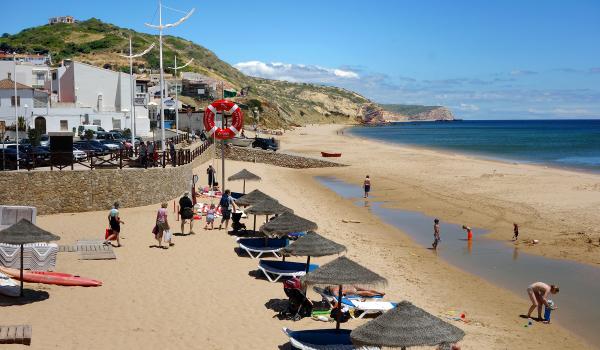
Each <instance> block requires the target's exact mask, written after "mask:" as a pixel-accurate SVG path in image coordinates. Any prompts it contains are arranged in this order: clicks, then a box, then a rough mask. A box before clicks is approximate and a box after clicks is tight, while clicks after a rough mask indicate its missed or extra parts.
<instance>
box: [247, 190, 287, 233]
mask: <svg viewBox="0 0 600 350" xmlns="http://www.w3.org/2000/svg"><path fill="white" fill-rule="evenodd" d="M248 195H249V194H248ZM242 198H244V197H242ZM240 199H241V198H240ZM236 203H237V202H236ZM286 212H292V213H293V212H294V211H293V210H292V209H290V208H288V207H286V206H284V205H281V204H279V202H278V201H277V200H276V199H274V198H270V199H264V200H262V201H258V202H254V203H253V204H252V206H251V207H250V208H248V209H246V214H252V215H254V231H256V215H266V217H267V222H268V221H269V215H279V214H283V213H286Z"/></svg>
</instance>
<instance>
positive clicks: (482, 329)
mask: <svg viewBox="0 0 600 350" xmlns="http://www.w3.org/2000/svg"><path fill="white" fill-rule="evenodd" d="M318 130H321V131H319V132H326V131H327V130H329V131H328V132H330V133H333V136H331V137H330V138H329V139H328V140H327V142H323V141H322V140H323V139H322V138H320V137H314V138H313V136H310V137H306V136H305V135H300V134H301V133H307V132H309V133H312V132H317V129H315V130H306V129H298V130H296V131H295V132H294V135H286V136H285V138H286V139H287V140H288V142H290V140H291V142H290V143H289V145H290V147H291V148H294V149H295V150H296V151H298V152H301V151H302V149H305V150H308V149H311V148H312V149H324V150H329V148H332V149H334V150H335V149H337V148H338V146H336V145H337V143H338V142H339V143H340V147H342V144H343V143H346V146H349V147H354V146H353V145H352V143H356V141H352V142H349V141H347V140H349V139H347V138H342V137H340V138H339V140H337V138H335V131H334V130H335V129H333V128H329V127H325V128H323V129H318ZM294 139H295V140H296V141H293V140H294ZM344 140H346V141H344ZM317 142H322V143H323V145H321V146H320V145H318V144H316V143H317ZM284 144H285V143H284ZM342 151H343V152H346V148H344V149H343V150H342ZM348 152H350V151H349V150H348ZM358 156H359V155H358V154H357V157H358ZM360 157H363V158H362V159H363V160H362V162H361V160H360ZM360 157H359V158H358V159H357V160H352V161H353V162H355V163H353V164H355V165H353V166H352V167H348V168H341V169H312V170H293V169H283V168H277V167H273V166H268V165H263V164H254V163H241V162H229V161H228V162H227V164H228V168H227V172H226V175H227V176H229V175H231V174H233V173H234V172H237V171H239V170H241V169H242V168H247V169H248V170H250V171H252V172H255V173H256V174H258V175H260V176H261V177H263V181H262V182H260V183H247V184H246V188H247V190H248V191H249V190H252V189H254V188H257V187H258V188H260V189H261V190H263V191H264V192H266V193H268V194H269V195H272V196H274V197H275V198H278V199H279V200H280V202H281V203H282V204H284V205H286V206H289V207H291V208H292V209H294V211H295V212H296V213H297V214H298V215H301V216H303V217H306V218H308V219H310V220H313V221H316V222H317V223H318V225H319V230H318V231H319V233H321V234H323V235H324V236H326V237H328V238H330V239H333V240H336V241H338V242H340V243H343V244H345V245H346V246H347V247H348V253H347V255H348V256H349V257H350V258H352V259H354V260H356V261H358V262H360V263H361V264H363V265H365V266H366V267H368V268H370V269H372V270H373V271H375V272H378V273H380V274H381V275H383V276H385V277H386V278H388V280H389V286H388V287H387V288H386V289H385V291H386V292H387V296H388V299H389V300H393V301H399V300H410V301H412V302H414V303H415V304H416V305H418V306H420V307H422V308H424V309H426V310H428V311H429V312H431V313H433V314H436V315H440V316H442V317H443V315H445V314H446V313H448V312H450V311H457V312H466V314H467V318H468V319H469V320H470V321H471V322H470V323H469V324H466V323H462V322H454V321H450V322H454V324H456V325H457V326H459V327H461V328H463V329H464V330H465V331H466V333H467V336H466V338H465V339H464V341H463V342H462V344H463V349H507V348H510V349H540V348H546V349H583V348H588V345H586V344H584V343H583V342H582V341H581V340H580V339H578V338H577V337H576V336H574V335H573V334H571V333H569V332H568V331H566V330H564V329H563V328H561V327H560V326H559V325H558V324H552V325H542V324H538V323H536V324H535V325H534V326H533V327H531V328H525V327H523V325H524V324H525V323H526V320H524V319H522V318H520V317H519V315H520V314H522V313H524V312H526V311H527V308H528V300H527V299H526V295H525V291H524V290H525V287H526V286H524V288H523V293H522V294H514V293H512V292H510V291H507V290H503V289H501V288H498V287H497V286H494V285H492V284H491V283H489V282H487V281H484V280H482V279H480V278H478V277H475V276H473V275H470V274H468V273H466V272H463V271H461V270H459V269H457V268H454V267H452V266H450V265H449V264H447V263H446V262H444V261H443V260H442V259H440V258H438V257H436V256H435V255H433V254H431V252H430V251H429V250H426V249H423V248H422V247H421V246H420V245H418V244H417V243H415V242H414V241H413V240H412V239H411V238H409V237H408V236H407V235H404V234H403V233H402V232H401V231H399V230H398V229H397V228H395V227H393V226H390V225H388V224H385V223H383V222H381V221H380V220H378V219H377V218H376V217H375V216H373V215H371V214H370V213H369V212H368V211H367V210H364V208H358V207H356V206H355V205H354V204H353V202H352V201H351V200H349V199H344V198H342V197H340V196H338V195H336V194H335V193H333V192H332V191H329V190H327V189H326V188H325V187H323V186H322V185H320V184H319V183H318V181H317V180H316V179H314V176H318V175H334V176H337V177H342V178H343V177H346V178H348V179H350V180H351V179H353V178H356V179H358V180H360V179H361V178H362V176H363V175H364V172H365V167H366V168H367V169H368V170H370V172H371V175H372V176H373V177H374V178H375V179H377V180H376V181H374V187H375V193H377V194H379V192H380V191H381V190H383V189H389V191H388V192H393V191H394V189H395V188H396V185H394V182H393V181H391V180H396V181H398V183H399V184H400V186H401V188H404V187H405V186H406V185H405V180H403V179H402V178H398V177H396V176H392V174H391V173H390V172H387V173H382V175H377V177H376V175H375V174H376V172H375V169H374V168H373V166H372V165H371V164H370V163H369V162H368V161H369V159H370V158H375V156H373V155H371V156H370V155H369V154H365V153H362V154H361V155H360ZM341 160H342V161H346V162H349V161H350V160H351V159H350V158H346V157H344V158H342V159H341ZM373 162H374V160H373ZM205 168H206V165H204V166H201V167H199V168H198V169H197V172H198V174H199V175H200V180H201V183H202V182H205V181H206V175H205V173H204V171H205ZM217 170H218V171H219V172H220V171H221V169H220V167H219V168H217ZM383 174H385V175H383ZM381 176H385V177H386V178H389V179H390V182H389V183H388V184H385V185H384V182H383V180H382V179H380V177H381ZM217 178H220V174H217ZM165 180H166V181H168V179H165ZM355 181H356V180H355ZM383 186H385V187H383ZM227 187H230V188H231V189H232V190H234V191H235V190H238V191H239V190H241V187H242V184H241V182H238V183H232V184H231V185H230V186H229V185H228V186H227ZM149 190H151V189H149ZM409 198H410V197H409ZM170 205H172V203H170ZM158 207H159V205H158V204H157V205H153V206H147V207H139V208H124V209H122V210H121V212H122V218H123V220H124V221H125V222H126V223H125V224H124V225H123V235H124V237H125V238H124V239H123V244H124V246H123V247H122V248H118V249H116V253H117V257H118V259H117V260H114V261H83V260H77V255H76V254H75V253H59V256H58V260H57V268H56V270H57V271H61V272H69V273H75V274H80V275H82V276H86V277H92V278H98V279H100V280H102V281H103V282H104V285H103V286H102V287H99V288H76V287H58V286H44V285H35V284H28V285H27V287H28V288H31V289H35V290H44V291H47V292H48V294H49V298H48V299H47V300H44V301H40V302H37V303H31V304H28V305H21V306H8V307H2V308H1V312H2V324H19V323H29V324H32V325H33V341H32V346H31V347H29V348H30V349H81V348H86V349H124V348H146V349H177V348H186V349H236V348H246V349H277V348H278V347H280V346H284V344H286V343H287V339H286V337H285V336H284V335H283V333H282V332H281V327H284V326H285V327H289V328H292V329H311V328H326V327H327V328H328V327H333V324H331V323H324V322H317V321H313V320H310V319H303V320H301V321H299V322H291V321H280V320H278V319H277V318H274V317H273V316H274V315H275V312H274V311H273V310H270V309H268V308H266V307H265V304H267V303H269V302H270V301H271V302H273V301H278V300H280V299H287V298H286V297H285V294H284V292H283V289H282V285H281V284H280V283H275V284H272V283H268V282H267V281H266V280H264V279H257V278H255V277H254V274H253V273H252V272H251V271H254V270H256V266H257V263H258V261H257V260H253V259H250V258H247V257H238V255H237V254H236V253H235V252H234V248H235V242H234V240H233V238H231V237H230V236H228V235H227V234H226V233H225V232H224V231H217V230H214V231H204V230H203V229H202V226H203V224H204V221H202V222H201V223H198V222H197V223H196V226H195V231H196V234H195V235H192V236H186V237H180V236H176V237H175V238H174V242H175V243H176V245H175V246H174V247H172V248H171V249H168V250H161V249H156V248H151V247H150V246H151V245H153V244H154V240H153V236H152V234H151V229H152V226H153V221H154V218H155V213H156V210H157V209H158ZM169 208H170V209H171V207H169ZM106 214H107V213H106V212H89V213H78V214H58V215H48V216H42V217H39V219H38V224H39V225H40V226H41V227H43V228H45V229H48V230H50V231H51V232H54V233H56V234H58V235H60V236H61V237H62V240H61V241H60V243H61V244H69V243H74V242H75V241H76V240H77V239H82V238H93V237H96V238H99V237H102V236H103V232H104V229H105V227H106ZM348 219H351V220H353V221H359V223H344V222H343V220H346V221H347V220H348ZM169 220H171V225H172V227H174V228H175V227H178V222H174V217H173V214H172V211H170V217H169ZM248 221H250V220H248ZM475 225H476V223H475V224H474V226H475ZM174 232H179V229H178V228H176V229H175V231H174ZM333 258H334V257H326V258H318V259H314V262H315V263H317V264H324V263H326V262H327V261H329V260H331V259H333ZM291 260H297V261H303V260H304V259H301V258H298V259H295V258H292V259H291ZM309 296H311V297H312V298H317V296H316V295H315V294H314V293H311V294H310V295H309ZM557 315H559V314H557ZM557 319H558V321H560V318H559V316H557ZM365 321H366V320H351V321H350V322H349V323H346V324H344V326H345V327H346V328H351V329H352V328H355V327H356V326H358V325H360V324H362V323H363V322H365ZM11 348H15V349H19V348H21V346H19V345H14V346H12V347H11ZM23 348H25V347H23ZM283 348H284V349H285V348H286V347H285V346H284V347H283Z"/></svg>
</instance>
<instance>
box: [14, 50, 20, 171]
mask: <svg viewBox="0 0 600 350" xmlns="http://www.w3.org/2000/svg"><path fill="white" fill-rule="evenodd" d="M13 61H14V63H15V67H14V72H13V74H14V77H13V82H14V88H15V123H16V128H15V131H16V135H15V138H16V141H17V170H19V153H20V152H19V112H18V111H17V105H18V104H19V96H18V95H17V53H16V52H13Z"/></svg>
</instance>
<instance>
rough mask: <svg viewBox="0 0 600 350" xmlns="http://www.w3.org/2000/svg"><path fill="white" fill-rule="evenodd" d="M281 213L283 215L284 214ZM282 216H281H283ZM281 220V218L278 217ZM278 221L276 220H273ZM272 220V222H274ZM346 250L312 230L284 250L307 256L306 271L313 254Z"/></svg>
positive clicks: (321, 254) (288, 252)
mask: <svg viewBox="0 0 600 350" xmlns="http://www.w3.org/2000/svg"><path fill="white" fill-rule="evenodd" d="M283 215H285V214H283ZM283 215H281V216H283ZM281 216H280V217H281ZM277 220H279V218H277ZM273 221H276V220H273ZM273 221H271V222H273ZM265 226H266V225H265ZM345 251H346V247H345V246H343V245H341V244H339V243H336V242H334V241H332V240H330V239H327V238H325V237H323V236H321V235H320V234H318V233H316V232H313V231H310V232H308V233H307V234H306V235H304V236H302V237H300V238H298V239H297V240H296V241H295V242H293V243H292V244H290V245H289V246H287V247H285V248H283V252H285V253H287V254H290V255H294V256H306V257H307V259H306V273H308V267H309V266H310V257H311V256H317V257H318V256H328V255H334V254H340V253H342V252H345Z"/></svg>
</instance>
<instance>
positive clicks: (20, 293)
mask: <svg viewBox="0 0 600 350" xmlns="http://www.w3.org/2000/svg"><path fill="white" fill-rule="evenodd" d="M20 272H21V290H20V292H19V296H21V297H22V296H23V245H22V244H21V271H20Z"/></svg>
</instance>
